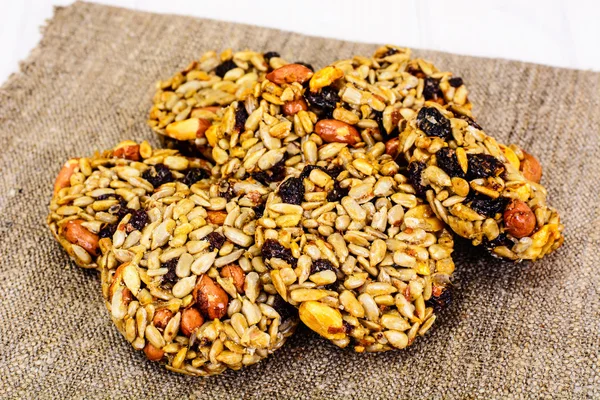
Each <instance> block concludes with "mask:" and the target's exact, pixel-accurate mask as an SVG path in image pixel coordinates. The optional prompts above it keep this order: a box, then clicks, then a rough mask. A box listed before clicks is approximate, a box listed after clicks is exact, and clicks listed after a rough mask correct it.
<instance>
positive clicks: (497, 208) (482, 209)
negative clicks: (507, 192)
mask: <svg viewBox="0 0 600 400" xmlns="http://www.w3.org/2000/svg"><path fill="white" fill-rule="evenodd" d="M506 203H508V200H507V199H506V198H504V197H498V198H497V199H492V198H489V197H485V198H477V199H475V200H473V201H472V202H471V204H470V207H471V208H472V209H473V210H474V211H475V212H476V213H477V214H480V215H483V216H486V217H490V218H493V217H494V216H495V215H496V214H498V213H501V212H503V210H504V208H505V207H506Z"/></svg>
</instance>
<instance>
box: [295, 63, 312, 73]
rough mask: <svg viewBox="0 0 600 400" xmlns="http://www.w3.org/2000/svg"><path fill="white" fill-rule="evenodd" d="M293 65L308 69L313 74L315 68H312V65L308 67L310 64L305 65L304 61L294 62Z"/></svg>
mask: <svg viewBox="0 0 600 400" xmlns="http://www.w3.org/2000/svg"><path fill="white" fill-rule="evenodd" d="M293 64H299V65H303V66H305V67H306V68H308V69H310V70H311V71H312V72H315V68H314V67H313V66H312V65H310V64H308V63H305V62H304V61H296V62H294V63H293Z"/></svg>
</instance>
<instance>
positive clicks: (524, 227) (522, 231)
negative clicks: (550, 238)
mask: <svg viewBox="0 0 600 400" xmlns="http://www.w3.org/2000/svg"><path fill="white" fill-rule="evenodd" d="M535 223H536V219H535V214H534V213H533V211H531V208H529V206H528V205H527V204H526V203H525V202H523V201H521V200H514V199H513V200H512V201H511V202H510V203H509V204H508V205H507V206H506V209H505V210H504V225H505V227H506V231H507V232H508V233H510V234H511V235H513V236H514V237H516V238H518V239H520V238H523V237H526V236H529V235H530V234H531V233H532V232H533V230H534V229H535Z"/></svg>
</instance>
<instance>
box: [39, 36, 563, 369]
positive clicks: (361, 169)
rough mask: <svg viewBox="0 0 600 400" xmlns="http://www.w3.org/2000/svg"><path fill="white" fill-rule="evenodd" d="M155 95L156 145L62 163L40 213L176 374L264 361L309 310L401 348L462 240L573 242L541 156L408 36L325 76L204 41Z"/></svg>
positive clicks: (324, 331)
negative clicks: (408, 43) (481, 119)
mask: <svg viewBox="0 0 600 400" xmlns="http://www.w3.org/2000/svg"><path fill="white" fill-rule="evenodd" d="M153 103H154V104H153V106H152V108H151V110H150V115H149V121H148V122H149V125H150V126H151V128H152V129H153V130H154V131H155V132H156V133H158V134H159V135H160V137H161V138H162V140H163V147H164V148H162V149H156V148H153V147H152V146H151V145H150V144H149V143H148V142H142V143H135V142H131V141H124V142H122V143H120V144H118V145H117V146H116V147H115V148H113V149H111V150H107V151H104V152H102V153H96V154H95V155H94V156H92V157H88V158H77V159H72V160H69V161H67V163H66V164H65V165H64V166H63V168H62V169H61V171H60V172H59V174H58V177H57V180H56V183H55V187H54V196H53V198H52V201H51V205H50V214H49V217H48V224H49V226H50V229H51V231H52V232H53V234H54V236H55V237H56V239H57V240H58V241H59V243H60V244H61V245H62V246H63V247H64V248H65V250H66V251H67V252H68V254H69V255H70V256H71V257H72V258H73V259H74V261H75V262H76V263H77V264H78V265H80V266H81V267H84V268H96V269H99V270H100V272H101V277H102V290H103V294H104V297H105V299H106V306H107V308H108V310H109V312H110V315H111V318H112V320H113V322H114V323H115V325H116V326H117V328H118V329H119V331H120V332H121V333H122V334H123V336H124V337H125V338H126V339H127V340H128V341H129V342H130V343H131V344H132V346H133V347H134V348H135V349H137V350H141V351H144V353H145V354H146V356H147V358H148V359H150V360H152V361H159V362H161V363H164V364H165V365H166V367H167V368H168V369H170V370H173V371H176V372H180V373H185V374H191V375H201V376H207V375H214V374H218V373H221V372H223V371H225V370H226V369H234V370H237V369H239V368H242V367H243V366H247V365H251V364H254V363H256V362H259V361H260V360H262V359H264V358H265V357H267V356H268V355H269V354H271V353H272V352H274V351H275V350H277V349H278V348H279V347H281V346H282V345H283V344H284V342H285V340H286V338H287V337H289V336H290V335H291V334H293V332H294V329H295V327H296V326H297V324H298V322H299V320H301V321H302V322H303V323H304V324H305V325H306V326H308V327H309V328H310V329H312V330H313V331H315V332H316V333H318V334H319V335H321V336H323V337H324V338H326V339H328V340H330V341H331V342H332V343H333V344H335V345H337V346H339V347H351V348H352V349H354V350H355V351H357V352H378V351H387V350H393V349H402V348H404V347H406V346H409V345H410V344H412V343H413V342H414V341H415V340H416V339H417V337H420V336H423V335H425V333H426V332H427V331H428V330H429V329H430V328H431V326H432V325H433V324H434V322H435V321H436V318H437V313H438V312H439V310H441V309H442V308H444V306H446V305H447V304H448V303H449V302H450V299H451V290H452V274H453V272H454V268H455V266H454V262H453V260H452V252H453V245H454V241H453V238H454V236H455V235H458V236H460V237H464V238H466V239H469V240H470V241H471V242H472V243H473V245H475V246H483V247H485V248H486V249H488V250H489V252H490V254H491V255H493V256H496V257H502V258H505V259H508V260H514V261H521V260H537V259H539V258H541V257H543V256H544V255H546V254H548V253H549V252H551V251H553V250H555V249H556V248H558V247H559V246H560V245H561V244H562V242H563V237H562V230H563V226H562V225H561V223H560V218H559V216H558V214H557V212H556V211H555V210H554V209H552V208H551V207H549V206H548V205H547V204H546V194H547V193H546V190H545V188H544V187H543V186H542V185H541V184H540V179H541V176H542V168H541V166H540V164H539V162H538V161H537V160H536V158H535V157H533V156H532V155H530V154H528V153H527V152H525V151H524V150H522V149H520V148H519V147H517V146H516V145H510V146H508V145H503V144H501V143H498V142H496V140H495V139H494V138H493V137H491V136H488V135H487V134H486V133H485V132H484V131H483V129H482V127H481V126H479V125H478V124H477V122H475V120H474V118H473V116H472V115H471V111H470V110H471V103H470V102H469V100H468V89H467V87H466V86H465V84H464V82H463V80H462V79H461V78H459V77H454V76H453V75H452V73H450V72H441V71H439V70H438V69H437V68H435V67H434V66H433V65H432V64H431V63H429V62H427V61H424V60H422V59H413V58H411V53H410V51H409V50H408V49H403V48H397V47H393V46H384V47H381V48H379V49H378V50H377V51H376V52H375V54H374V55H373V56H372V57H370V58H368V57H363V56H355V57H354V58H352V59H349V60H341V61H337V62H335V63H333V64H331V65H329V66H327V67H325V68H323V69H320V70H317V71H315V70H314V69H313V67H312V66H311V65H308V64H305V63H302V62H295V63H289V62H287V61H286V60H284V59H283V58H281V57H280V56H279V54H277V53H275V52H268V53H264V54H263V53H258V52H253V51H242V52H236V53H234V52H232V51H231V50H227V51H224V52H223V53H221V54H217V53H216V52H208V53H206V54H204V55H203V56H202V57H201V58H200V59H199V60H197V61H194V62H192V63H191V64H190V65H189V66H188V67H187V68H186V69H184V70H183V71H181V72H178V73H177V74H176V75H174V76H173V77H171V78H170V79H168V80H165V81H161V82H158V84H157V91H156V94H155V96H154V98H153Z"/></svg>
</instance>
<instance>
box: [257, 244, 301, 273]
mask: <svg viewBox="0 0 600 400" xmlns="http://www.w3.org/2000/svg"><path fill="white" fill-rule="evenodd" d="M262 256H263V258H264V259H265V260H268V259H270V258H273V257H275V258H280V259H282V260H283V261H285V262H287V263H288V264H290V265H291V266H292V267H295V266H296V263H297V262H298V260H297V259H296V258H295V257H294V256H293V255H292V251H291V250H290V249H286V248H285V247H283V245H282V244H281V243H279V242H278V241H277V240H275V239H267V240H265V243H264V244H263V247H262Z"/></svg>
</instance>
